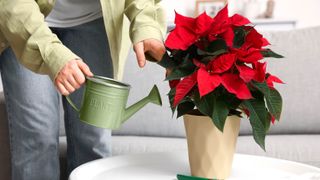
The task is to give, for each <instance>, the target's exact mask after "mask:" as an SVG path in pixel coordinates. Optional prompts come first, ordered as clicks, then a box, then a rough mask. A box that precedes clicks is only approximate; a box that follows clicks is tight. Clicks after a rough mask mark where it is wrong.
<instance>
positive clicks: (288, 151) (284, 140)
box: [112, 135, 320, 167]
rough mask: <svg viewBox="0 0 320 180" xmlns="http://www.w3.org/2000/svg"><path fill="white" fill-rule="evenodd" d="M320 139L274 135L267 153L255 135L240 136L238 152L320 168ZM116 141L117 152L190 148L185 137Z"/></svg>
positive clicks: (131, 137) (269, 142)
mask: <svg viewBox="0 0 320 180" xmlns="http://www.w3.org/2000/svg"><path fill="white" fill-rule="evenodd" d="M319 141H320V135H270V136H268V137H267V139H266V149H267V151H266V152H264V151H263V150H262V149H261V148H260V147H259V146H258V145H257V144H256V143H255V142H254V140H253V137H252V136H251V135H250V136H240V137H239V138H238V142H237V150H236V152H237V153H243V154H251V155H260V156H268V157H274V158H279V159H286V160H291V161H296V162H301V163H305V164H310V165H313V166H317V167H320V155H319V149H320V144H319V143H314V142H319ZM112 143H113V144H112V151H113V155H123V154H134V153H145V152H170V151H181V150H187V143H186V140H185V139H184V138H159V137H141V136H114V137H113V139H112ZM311 144H312V146H311ZM284 147H285V148H284ZM311 147H312V148H311Z"/></svg>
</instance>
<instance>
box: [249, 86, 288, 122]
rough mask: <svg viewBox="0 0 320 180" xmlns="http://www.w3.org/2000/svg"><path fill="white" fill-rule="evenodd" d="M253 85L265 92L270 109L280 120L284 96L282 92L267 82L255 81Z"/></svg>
mask: <svg viewBox="0 0 320 180" xmlns="http://www.w3.org/2000/svg"><path fill="white" fill-rule="evenodd" d="M253 85H254V87H256V88H257V89H258V90H259V91H261V92H262V93H263V94H264V96H265V98H266V102H267V107H268V110H269V111H270V113H271V114H272V115H273V116H274V117H275V118H276V119H277V120H278V121H279V120H280V116H281V111H282V98H281V95H280V93H279V92H278V91H277V90H276V89H270V88H269V87H268V85H267V83H265V82H264V83H258V82H253Z"/></svg>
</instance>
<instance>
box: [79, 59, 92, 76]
mask: <svg viewBox="0 0 320 180" xmlns="http://www.w3.org/2000/svg"><path fill="white" fill-rule="evenodd" d="M77 64H78V66H79V68H80V69H81V71H82V72H83V73H84V74H85V75H86V76H93V73H92V72H91V71H90V68H89V66H88V65H87V64H85V63H84V62H82V61H79V60H78V61H77Z"/></svg>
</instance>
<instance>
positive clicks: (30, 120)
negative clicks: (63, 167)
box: [0, 18, 113, 180]
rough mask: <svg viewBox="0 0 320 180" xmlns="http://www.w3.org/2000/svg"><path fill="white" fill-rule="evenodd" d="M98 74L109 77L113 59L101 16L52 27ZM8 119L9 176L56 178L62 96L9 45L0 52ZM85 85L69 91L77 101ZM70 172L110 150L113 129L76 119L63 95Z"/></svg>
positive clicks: (37, 179)
mask: <svg viewBox="0 0 320 180" xmlns="http://www.w3.org/2000/svg"><path fill="white" fill-rule="evenodd" d="M52 31H53V32H54V33H55V34H57V36H58V37H59V38H60V40H61V41H62V42H63V44H65V45H66V46H67V47H68V48H70V49H71V50H72V51H73V52H75V53H76V54H77V55H78V56H80V57H81V58H82V59H83V60H84V61H85V62H86V63H87V64H88V65H89V67H90V69H91V71H92V72H93V73H94V74H96V75H101V76H106V77H112V74H113V72H112V61H111V57H110V52H109V46H108V42H107V37H106V32H105V28H104V24H103V20H102V18H101V19H97V20H95V21H92V22H89V23H86V24H83V25H79V26H75V27H71V28H52ZM0 69H1V75H2V81H3V88H4V93H5V98H6V105H7V111H8V119H9V132H10V147H11V154H12V155H11V157H12V160H11V162H12V179H13V180H58V179H59V175H60V173H59V151H58V149H59V148H58V146H59V143H58V140H59V122H60V108H59V103H60V102H59V101H60V96H59V94H58V93H57V91H56V89H55V87H54V85H53V83H52V81H51V80H50V79H49V78H48V76H45V75H38V74H35V73H33V72H31V71H29V70H28V69H26V68H24V67H23V66H21V65H20V64H19V63H18V61H17V60H16V58H15V56H14V54H13V52H12V50H11V49H7V50H6V51H5V52H4V53H3V54H2V55H1V56H0ZM82 91H83V89H80V90H77V91H76V92H74V93H72V94H71V95H70V96H71V99H73V101H74V102H75V103H76V104H77V105H78V106H80V103H81V99H82ZM62 100H63V107H64V112H65V117H64V118H65V128H66V135H67V143H68V146H67V164H68V174H69V173H70V172H71V170H73V169H74V168H75V167H77V166H79V165H80V164H83V163H85V162H88V161H91V160H94V159H98V158H102V157H107V156H110V155H111V131H110V130H106V129H101V128H96V127H93V126H90V125H87V124H84V123H82V122H81V121H79V118H78V117H79V116H78V113H77V112H76V111H75V110H73V109H72V107H71V106H70V105H69V104H68V103H67V102H66V99H65V98H64V97H63V98H62Z"/></svg>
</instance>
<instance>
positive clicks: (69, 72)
mask: <svg viewBox="0 0 320 180" xmlns="http://www.w3.org/2000/svg"><path fill="white" fill-rule="evenodd" d="M85 76H93V74H92V72H91V71H90V69H89V67H88V66H87V65H86V64H85V63H84V62H83V61H81V60H76V59H74V60H71V61H69V62H68V63H67V64H66V65H65V66H64V67H63V68H62V69H61V70H60V72H59V73H58V75H57V77H56V79H55V81H54V83H55V85H56V87H57V89H58V90H59V92H60V93H61V94H62V95H65V96H67V95H69V94H70V93H72V92H73V91H75V90H76V89H79V88H80V87H81V85H82V84H83V83H84V82H85V80H86V78H85Z"/></svg>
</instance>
